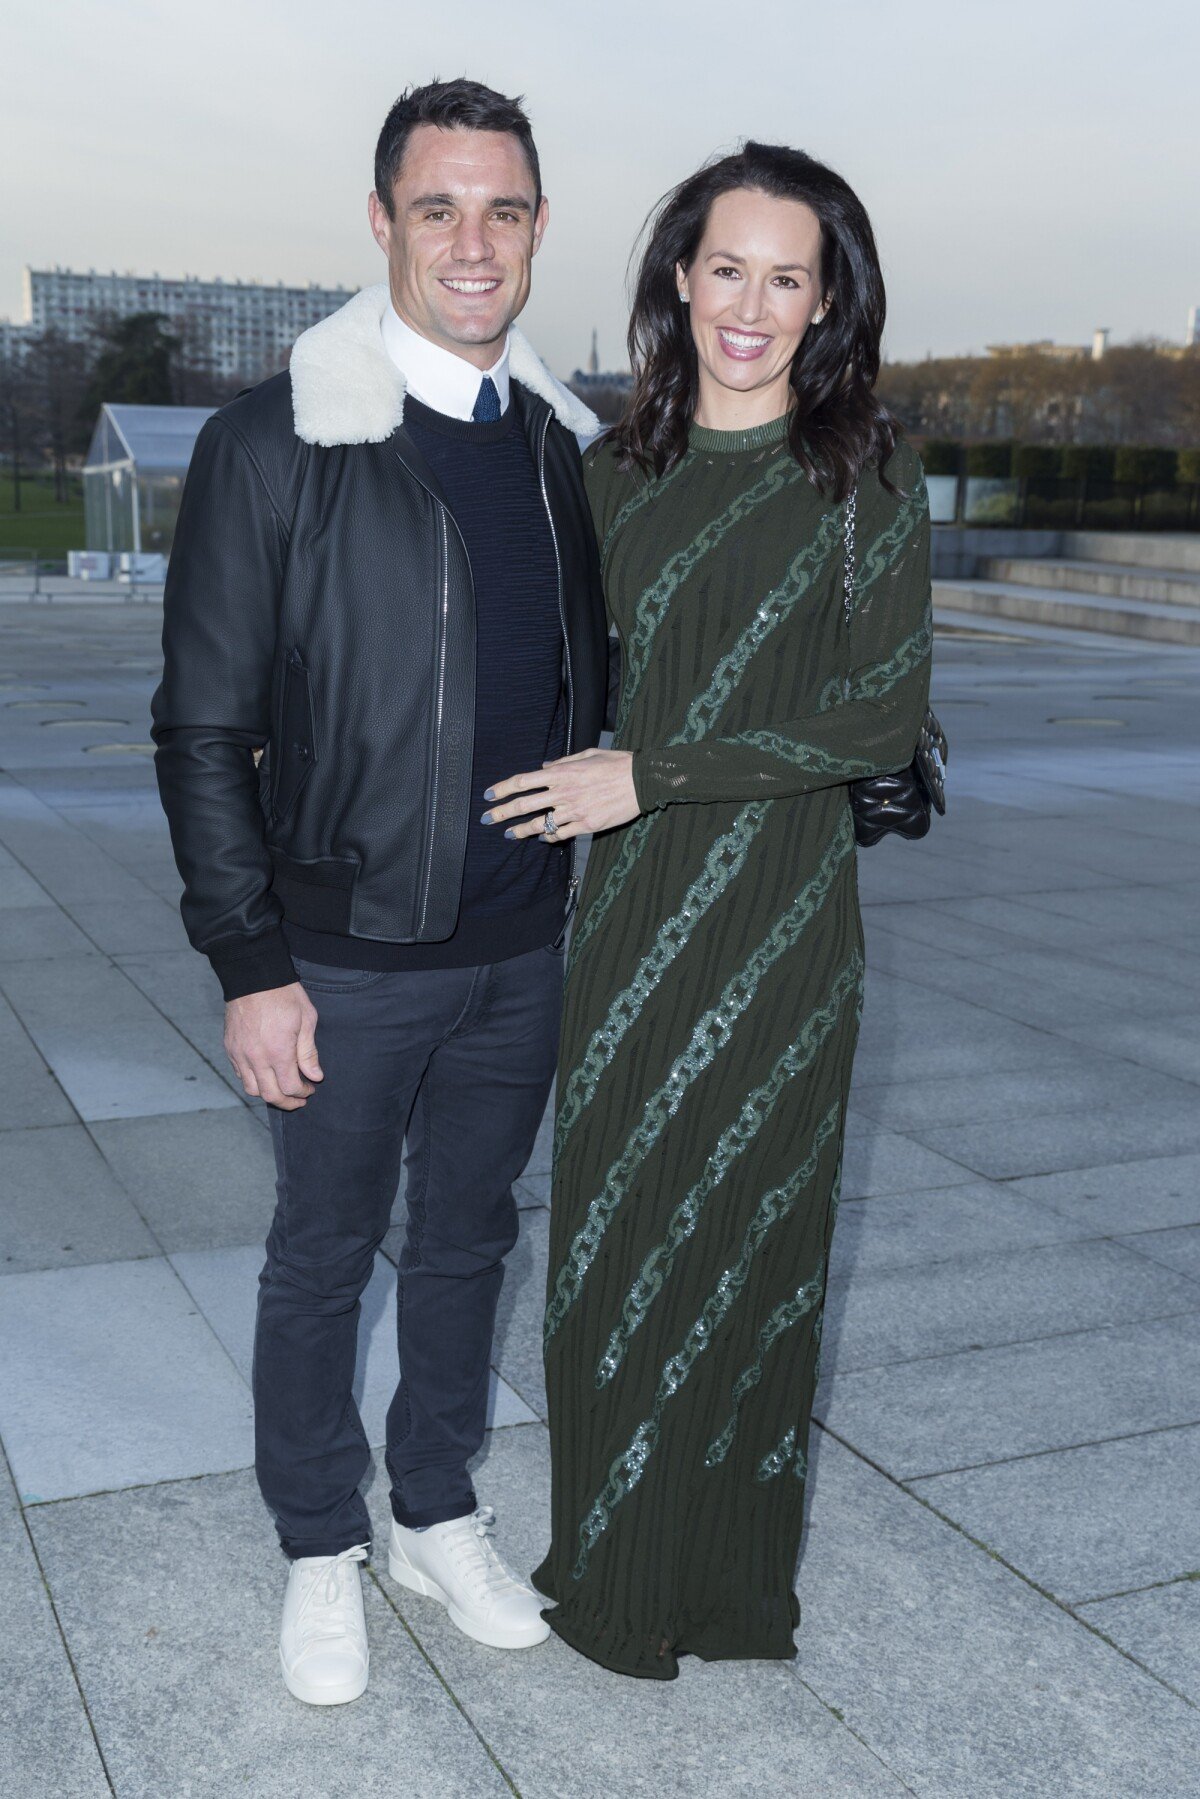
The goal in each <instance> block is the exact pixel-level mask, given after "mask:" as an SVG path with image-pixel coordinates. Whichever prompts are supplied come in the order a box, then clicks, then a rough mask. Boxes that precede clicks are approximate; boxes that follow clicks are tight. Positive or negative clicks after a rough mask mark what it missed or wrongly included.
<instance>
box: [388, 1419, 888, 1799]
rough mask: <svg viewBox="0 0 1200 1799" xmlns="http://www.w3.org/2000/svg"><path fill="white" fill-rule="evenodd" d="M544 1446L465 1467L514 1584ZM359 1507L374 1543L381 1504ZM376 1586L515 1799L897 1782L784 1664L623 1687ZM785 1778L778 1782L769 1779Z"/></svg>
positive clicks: (552, 1644)
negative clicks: (479, 1736)
mask: <svg viewBox="0 0 1200 1799" xmlns="http://www.w3.org/2000/svg"><path fill="white" fill-rule="evenodd" d="M548 1462H549V1456H548V1447H547V1439H546V1433H545V1431H544V1430H543V1429H541V1428H540V1427H539V1428H538V1429H530V1430H518V1431H503V1432H500V1433H498V1434H497V1435H495V1436H493V1437H492V1438H491V1439H490V1443H489V1449H488V1452H487V1455H486V1458H485V1459H484V1460H483V1462H482V1463H481V1464H480V1465H479V1466H478V1467H477V1468H476V1471H475V1485H476V1489H477V1491H478V1493H479V1495H480V1498H481V1499H482V1500H484V1501H485V1502H486V1503H487V1504H489V1505H494V1506H495V1508H496V1511H497V1515H498V1520H499V1533H498V1537H497V1541H498V1543H499V1546H500V1548H501V1551H502V1553H503V1554H504V1555H505V1556H506V1557H507V1558H508V1559H509V1560H510V1561H511V1562H512V1564H513V1566H514V1567H515V1568H516V1569H517V1570H518V1571H519V1572H528V1571H529V1570H530V1569H531V1568H532V1567H533V1566H534V1565H535V1563H536V1562H537V1561H539V1560H540V1559H541V1555H542V1553H543V1552H544V1550H545V1547H546V1543H547V1541H548V1537H549V1517H548V1511H549V1477H548ZM380 1487H381V1483H378V1482H377V1483H376V1486H375V1489H374V1490H373V1492H372V1494H371V1499H372V1510H373V1513H374V1516H375V1528H376V1534H377V1538H378V1534H379V1532H380V1531H382V1530H384V1529H386V1523H387V1517H386V1495H385V1494H382V1493H381V1490H380ZM379 1578H380V1582H381V1584H382V1586H383V1588H384V1590H385V1591H386V1593H387V1595H388V1598H389V1600H390V1601H391V1602H392V1604H393V1605H394V1606H395V1607H396V1609H397V1610H398V1612H399V1613H400V1615H401V1616H402V1617H403V1618H404V1619H405V1621H406V1623H407V1624H408V1626H409V1628H410V1629H411V1630H412V1631H413V1633H414V1635H415V1636H416V1638H417V1641H418V1642H419V1643H420V1644H421V1646H422V1648H423V1649H424V1650H425V1652H426V1654H427V1655H429V1656H430V1657H431V1658H432V1660H433V1661H434V1663H435V1664H436V1666H437V1667H438V1668H439V1669H440V1670H441V1672H442V1674H443V1676H444V1677H445V1679H446V1680H447V1681H448V1682H449V1684H450V1686H451V1687H452V1688H453V1690H454V1692H455V1693H456V1694H457V1696H458V1698H459V1700H460V1701H461V1703H462V1704H463V1706H464V1707H465V1708H466V1711H467V1712H468V1714H469V1716H470V1717H471V1719H472V1720H473V1722H474V1723H475V1725H476V1727H477V1728H478V1729H479V1730H480V1731H481V1732H482V1733H483V1735H484V1736H485V1737H486V1738H487V1740H488V1742H489V1743H490V1744H491V1745H492V1747H493V1749H494V1750H495V1752H496V1754H497V1756H498V1757H499V1759H500V1761H501V1762H502V1763H503V1765H504V1767H505V1768H506V1769H507V1771H508V1773H509V1774H510V1776H511V1778H512V1780H513V1783H514V1785H515V1786H516V1788H517V1790H518V1792H520V1793H521V1794H522V1795H523V1796H524V1799H610V1796H611V1795H613V1794H617V1793H620V1794H625V1793H630V1794H638V1795H645V1799H658V1795H661V1794H662V1793H664V1792H675V1793H679V1794H685V1793H686V1794H688V1795H698V1796H700V1799H724V1796H725V1795H727V1794H737V1795H746V1796H747V1799H749V1796H750V1795H753V1796H754V1799H757V1796H758V1795H760V1794H762V1793H767V1792H778V1791H781V1790H783V1785H781V1781H782V1782H783V1783H784V1784H785V1785H788V1786H790V1787H791V1789H792V1790H795V1791H797V1792H810V1793H820V1794H822V1795H825V1794H828V1795H830V1799H843V1796H844V1799H858V1796H859V1795H861V1796H862V1799H875V1796H876V1795H880V1796H882V1795H891V1794H898V1793H901V1792H903V1791H904V1790H905V1789H904V1786H903V1784H902V1782H901V1781H899V1780H897V1778H896V1776H895V1775H894V1774H893V1773H892V1772H891V1771H890V1770H889V1769H888V1767H887V1766H886V1757H884V1758H883V1759H882V1760H881V1758H880V1756H879V1754H878V1753H872V1751H871V1750H870V1749H867V1748H866V1747H864V1745H863V1744H861V1743H860V1742H859V1741H857V1740H856V1738H855V1737H854V1735H853V1734H852V1733H851V1732H850V1731H849V1730H847V1729H846V1728H845V1726H844V1725H843V1724H842V1723H840V1722H839V1720H838V1719H837V1718H836V1717H835V1716H834V1715H833V1714H832V1713H831V1712H830V1711H829V1709H828V1708H827V1707H826V1706H825V1705H822V1704H821V1702H820V1701H819V1700H818V1699H817V1698H816V1697H815V1696H814V1695H813V1694H812V1693H811V1692H809V1691H808V1689H807V1688H806V1687H805V1686H804V1685H802V1683H801V1682H799V1681H797V1680H796V1678H795V1675H794V1673H793V1667H794V1664H793V1663H790V1662H724V1663H708V1664H705V1663H703V1662H697V1661H695V1660H694V1659H693V1658H687V1659H685V1661H684V1662H683V1663H682V1665H681V1671H680V1675H679V1678H678V1680H675V1681H672V1682H669V1683H668V1682H658V1681H648V1680H637V1681H635V1680H627V1679H623V1678H622V1677H621V1676H620V1675H617V1674H610V1673H609V1672H608V1671H607V1670H606V1669H604V1668H600V1667H598V1666H597V1665H596V1664H595V1663H593V1662H590V1661H587V1660H585V1659H584V1657H582V1656H579V1655H576V1654H575V1653H574V1652H573V1651H571V1650H569V1649H568V1648H567V1647H566V1645H565V1644H563V1643H562V1642H560V1641H559V1639H558V1638H557V1637H554V1636H552V1637H551V1638H550V1640H549V1642H547V1643H544V1644H542V1645H540V1646H539V1647H538V1648H537V1649H534V1650H530V1651H529V1652H528V1653H525V1654H521V1655H508V1656H500V1655H497V1654H495V1652H494V1651H491V1650H487V1649H483V1648H481V1647H480V1646H479V1645H478V1644H476V1643H472V1642H471V1641H470V1639H469V1638H467V1637H464V1636H463V1635H462V1634H461V1633H460V1632H459V1631H457V1630H456V1629H455V1628H454V1626H453V1624H451V1623H450V1621H449V1619H448V1618H447V1616H446V1613H445V1612H444V1611H443V1609H442V1607H441V1606H439V1605H437V1604H436V1603H435V1602H433V1601H432V1600H428V1599H421V1598H419V1597H418V1596H417V1595H415V1594H412V1593H409V1592H408V1591H406V1590H405V1589H404V1588H402V1587H398V1586H396V1585H395V1583H394V1582H392V1581H391V1580H390V1579H389V1578H388V1576H387V1574H386V1572H385V1571H384V1570H383V1568H382V1567H381V1568H380V1570H379ZM785 1769H786V1777H785V1776H783V1775H782V1774H781V1770H785Z"/></svg>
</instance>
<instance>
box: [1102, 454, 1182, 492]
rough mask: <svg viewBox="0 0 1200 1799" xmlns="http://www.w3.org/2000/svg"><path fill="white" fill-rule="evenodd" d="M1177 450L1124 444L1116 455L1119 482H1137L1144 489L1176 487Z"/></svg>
mask: <svg viewBox="0 0 1200 1799" xmlns="http://www.w3.org/2000/svg"><path fill="white" fill-rule="evenodd" d="M1177 454H1178V452H1177V451H1175V450H1154V449H1151V448H1150V447H1149V446H1148V445H1146V444H1122V445H1121V446H1120V448H1119V449H1118V451H1117V455H1116V465H1115V467H1116V478H1117V480H1118V481H1137V482H1139V483H1140V484H1141V486H1143V487H1174V485H1175V458H1176V455H1177Z"/></svg>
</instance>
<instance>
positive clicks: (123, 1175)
mask: <svg viewBox="0 0 1200 1799" xmlns="http://www.w3.org/2000/svg"><path fill="white" fill-rule="evenodd" d="M92 1135H93V1137H94V1138H95V1140H96V1142H97V1144H98V1145H99V1146H100V1149H101V1150H102V1151H103V1152H104V1158H105V1160H106V1162H107V1163H108V1164H109V1166H110V1167H111V1168H112V1170H113V1172H114V1174H115V1176H116V1177H117V1179H118V1180H119V1181H120V1182H121V1184H122V1186H123V1187H124V1189H125V1191H126V1192H127V1193H128V1194H129V1195H130V1197H131V1198H132V1200H133V1202H134V1204H135V1205H136V1206H137V1208H138V1211H139V1212H140V1213H141V1215H142V1217H143V1218H144V1219H145V1220H146V1223H147V1224H148V1225H149V1226H150V1229H151V1230H152V1231H153V1232H154V1235H155V1237H156V1239H157V1242H158V1246H159V1247H160V1248H161V1249H162V1250H165V1251H167V1252H168V1253H169V1252H171V1251H174V1250H185V1249H217V1248H221V1247H223V1246H225V1245H228V1244H242V1243H254V1244H258V1245H261V1244H262V1243H264V1242H265V1241H266V1236H267V1231H268V1230H269V1228H270V1224H271V1218H272V1215H273V1213H274V1210H275V1157H274V1153H273V1151H272V1149H271V1139H270V1136H269V1134H268V1132H267V1131H265V1130H264V1129H263V1127H262V1124H261V1123H260V1122H259V1120H258V1118H257V1117H256V1116H255V1114H254V1113H252V1112H251V1111H250V1110H249V1108H248V1107H246V1106H226V1107H222V1108H221V1109H220V1110H219V1111H215V1112H183V1113H175V1114H173V1115H168V1116H166V1117H151V1118H118V1119H112V1120H110V1121H108V1122H102V1123H97V1124H94V1125H93V1126H92Z"/></svg>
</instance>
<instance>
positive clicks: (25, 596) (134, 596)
mask: <svg viewBox="0 0 1200 1799" xmlns="http://www.w3.org/2000/svg"><path fill="white" fill-rule="evenodd" d="M162 585H163V584H162V582H161V581H148V580H146V579H145V577H144V576H139V575H137V574H128V575H114V576H112V577H111V578H108V579H105V580H87V581H84V580H72V579H70V577H69V576H68V573H67V558H66V555H65V554H63V555H46V554H43V553H42V552H41V551H39V550H33V549H23V548H19V547H16V546H11V545H10V546H5V547H2V548H0V602H4V601H7V602H9V603H16V602H20V601H22V600H26V601H30V602H33V603H37V604H41V605H48V604H51V603H53V602H55V601H57V602H58V603H59V604H60V605H69V604H71V603H72V602H73V601H79V600H87V599H92V600H107V601H109V602H117V601H124V602H127V603H133V602H135V601H136V602H137V603H138V604H139V605H148V604H153V603H154V602H155V601H157V600H159V599H160V598H161V597H162Z"/></svg>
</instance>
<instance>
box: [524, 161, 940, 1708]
mask: <svg viewBox="0 0 1200 1799" xmlns="http://www.w3.org/2000/svg"><path fill="white" fill-rule="evenodd" d="M883 318H884V294H883V283H882V279H881V276H880V271H879V263H878V259H877V256H876V251H875V245H874V240H873V237H872V233H871V228H870V224H869V222H868V220H867V217H866V214H865V212H864V211H863V208H862V206H861V204H860V203H859V201H858V200H857V199H856V197H855V196H854V194H853V193H852V192H851V190H850V189H849V188H848V187H847V186H846V183H845V182H844V181H842V180H841V179H840V178H839V177H838V176H837V175H835V174H833V173H832V172H831V171H830V170H829V169H827V168H825V167H823V166H822V165H821V164H820V163H817V162H814V161H813V160H812V159H811V158H810V157H808V156H805V155H803V154H801V153H800V152H798V151H795V150H788V149H782V148H774V147H769V146H763V145H758V144H753V143H751V144H747V145H746V147H745V148H744V149H743V150H742V151H741V152H740V153H739V154H737V155H733V156H728V157H726V158H724V159H723V160H722V161H719V162H716V163H714V164H712V165H711V166H710V167H707V168H705V169H702V170H701V171H700V172H699V173H698V174H696V175H693V176H692V177H691V179H690V180H688V181H685V182H684V183H683V184H682V185H681V186H680V187H678V188H677V189H676V190H675V191H674V192H673V193H672V194H670V195H669V196H668V197H667V199H666V201H665V202H664V203H663V205H662V207H661V208H660V210H659V212H658V214H657V218H656V220H655V222H654V224H653V227H652V230H651V233H650V237H649V240H648V244H647V247H646V251H645V255H644V258H643V261H642V265H641V270H640V275H639V279H638V283H637V290H636V298H635V305H634V311H633V318H632V322H631V326H630V350H631V356H632V360H633V366H634V370H635V376H636V385H635V388H634V391H633V395H632V398H631V401H630V404H629V407H628V410H627V412H626V414H625V417H624V419H623V420H622V422H621V424H620V425H619V426H618V427H617V428H616V429H615V431H614V432H613V433H612V434H611V435H610V436H609V437H608V438H607V439H606V440H605V441H603V442H602V443H600V444H599V445H597V446H594V447H593V449H592V450H591V451H589V454H588V491H589V496H590V499H591V504H592V508H593V512H594V516H595V521H596V529H597V534H598V536H599V539H600V542H601V546H602V557H603V563H604V575H605V586H606V592H607V600H608V606H609V610H610V614H611V617H612V620H613V622H614V623H615V625H616V628H617V631H618V632H619V634H620V638H621V645H622V651H623V666H624V675H623V683H622V695H621V706H620V715H619V718H618V722H617V729H616V734H615V737H614V747H613V749H612V750H610V751H588V752H585V753H584V754H583V755H581V756H575V757H571V758H568V759H566V760H565V761H562V762H557V763H554V764H552V765H550V766H549V767H547V768H546V769H543V770H539V771H537V772H536V773H533V772H530V773H526V774H523V775H518V776H516V777H515V778H514V779H512V780H509V781H506V782H504V783H502V784H501V785H500V786H499V787H498V788H496V789H495V790H494V791H495V794H496V798H497V800H498V801H501V802H503V803H501V804H498V805H496V806H495V808H494V810H493V812H492V814H491V816H492V817H493V818H494V819H495V821H496V822H497V823H500V822H502V821H508V820H519V821H520V822H516V823H511V824H509V828H510V829H512V830H514V831H515V832H516V833H517V834H519V835H530V834H533V833H535V832H541V833H543V834H546V835H548V836H551V837H552V838H553V840H554V841H556V842H561V841H562V840H563V839H564V838H566V837H570V836H574V835H576V834H577V833H579V832H583V831H589V830H591V831H601V832H603V833H604V835H602V836H600V837H598V838H597V840H596V842H595V844H594V846H593V849H592V854H591V861H590V865H589V867H588V870H587V878H586V883H585V887H584V891H583V894H582V898H581V904H580V909H579V917H578V921H577V924H576V927H575V933H574V941H573V943H572V946H571V960H570V971H569V978H568V989H567V1004H566V1016H565V1027H564V1037H563V1048H562V1058H561V1061H560V1069H559V1088H558V1093H559V1104H558V1116H557V1126H556V1137H555V1176H554V1200H553V1214H552V1241H551V1257H550V1278H549V1291H548V1306H547V1312H546V1323H545V1343H546V1368H547V1386H548V1393H549V1405H550V1426H551V1434H552V1452H553V1489H554V1490H553V1522H554V1540H553V1545H552V1547H551V1550H550V1552H549V1554H548V1555H547V1557H546V1560H545V1561H544V1563H543V1564H542V1566H541V1568H540V1569H539V1570H538V1572H537V1573H536V1574H535V1575H534V1581H535V1583H536V1585H537V1586H538V1587H539V1588H540V1589H541V1591H542V1592H544V1593H545V1594H547V1595H548V1596H549V1597H550V1598H552V1599H553V1600H554V1601H555V1602H556V1608H557V1609H556V1610H555V1611H554V1612H553V1613H551V1614H550V1622H551V1624H552V1625H553V1627H554V1629H555V1630H556V1631H557V1632H558V1633H559V1635H560V1636H562V1637H563V1638H565V1639H566V1641H567V1642H568V1643H571V1644H573V1645H574V1646H575V1648H577V1649H579V1650H581V1651H582V1652H583V1653H584V1654H585V1655H589V1656H592V1657H594V1658H595V1659H596V1660H597V1661H599V1662H602V1663H603V1664H604V1665H605V1666H606V1667H609V1668H612V1669H615V1670H618V1671H620V1672H622V1673H626V1674H637V1675H647V1676H650V1677H652V1678H656V1679H670V1678H672V1677H673V1676H674V1675H675V1674H676V1673H677V1672H678V1662H677V1658H678V1656H679V1655H681V1654H684V1653H690V1654H694V1655H699V1656H701V1657H703V1658H705V1659H706V1660H711V1659H717V1658H722V1657H730V1658H734V1657H739V1658H740V1657H751V1656H752V1657H788V1656H792V1655H794V1654H795V1646H794V1643H793V1640H792V1632H793V1630H794V1628H795V1626H796V1625H797V1623H798V1622H799V1606H798V1604H797V1601H796V1599H795V1596H794V1593H793V1591H792V1582H793V1577H794V1572H795V1565H796V1557H797V1553H798V1550H799V1545H800V1535H801V1522H802V1512H803V1504H804V1485H805V1474H806V1468H807V1462H806V1447H807V1439H808V1425H809V1415H810V1411H811V1406H812V1398H813V1391H814V1388H815V1385H816V1381H817V1369H818V1361H819V1346H820V1335H821V1315H822V1304H823V1299H824V1291H825V1277H826V1267H827V1259H828V1253H829V1242H830V1235H831V1231H832V1226H833V1218H834V1213H835V1211H836V1206H837V1190H838V1175H839V1167H840V1160H841V1154H842V1142H843V1135H844V1130H845V1119H846V1100H847V1095H848V1092H849V1088H850V1072H851V1064H852V1061H853V1056H854V1047H855V1041H856V1037H857V1031H858V1019H859V1009H860V1001H861V994H862V977H863V954H862V927H861V921H860V916H859V908H858V893H857V881H856V866H855V851H854V832H853V826H852V821H851V812H850V804H849V797H848V784H849V783H850V782H851V781H853V780H855V779H857V778H859V777H861V776H865V775H873V774H878V773H882V772H885V771H889V770H893V769H897V768H900V767H902V766H904V765H905V764H907V763H908V762H909V761H910V760H911V758H912V755H913V750H914V746H915V743H916V739H917V733H918V730H919V727H920V724H921V720H922V718H923V715H924V711H925V705H926V699H927V693H928V685H929V653H930V643H931V622H930V588H929V555H928V523H927V517H928V515H927V508H926V502H925V494H924V485H923V481H922V478H921V469H920V464H919V462H918V460H917V458H916V456H915V455H914V454H913V452H912V451H911V450H910V449H907V448H905V447H900V448H897V446H896V425H895V422H894V421H893V420H892V418H891V417H890V416H889V415H888V413H887V412H886V411H885V410H884V408H883V407H882V406H881V405H880V404H879V402H878V401H877V400H876V399H875V398H874V397H873V394H872V391H871V386H872V382H873V381H874V378H875V376H876V374H877V372H878V368H879V339H880V333H881V331H882V328H883ZM852 506H853V509H854V511H855V513H856V530H855V534H856V541H857V572H856V577H855V580H854V587H853V604H852V607H849V608H848V607H847V605H846V604H845V600H846V592H845V587H844V574H845V558H846V536H847V523H848V516H849V513H850V510H851V507H852ZM531 789H536V790H537V791H536V792H533V793H531V791H530V790H531ZM514 795H516V796H518V797H516V798H514V797H513V796H514ZM490 797H491V796H490V795H489V798H490ZM531 806H536V808H537V812H536V815H535V816H533V817H530V816H529V812H530V808H531Z"/></svg>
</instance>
